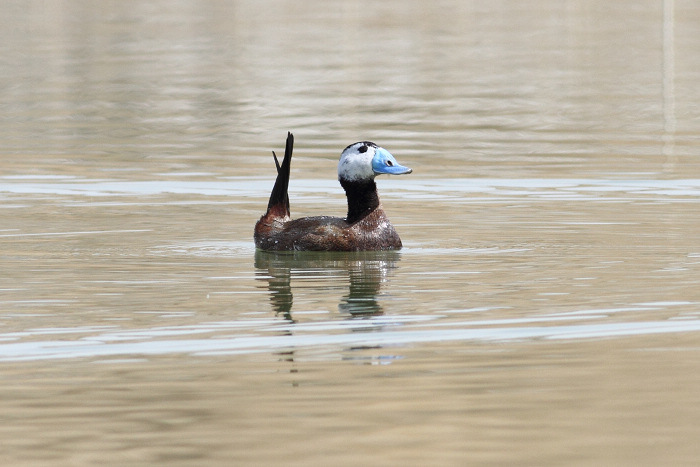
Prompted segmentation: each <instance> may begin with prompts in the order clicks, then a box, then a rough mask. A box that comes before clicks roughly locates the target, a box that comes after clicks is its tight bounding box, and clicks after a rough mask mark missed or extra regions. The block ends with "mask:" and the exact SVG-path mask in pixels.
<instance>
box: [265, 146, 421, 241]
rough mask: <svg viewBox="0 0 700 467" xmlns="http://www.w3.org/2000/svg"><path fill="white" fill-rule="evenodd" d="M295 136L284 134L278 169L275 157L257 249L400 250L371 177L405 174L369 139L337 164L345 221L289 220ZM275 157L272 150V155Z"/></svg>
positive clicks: (321, 218)
mask: <svg viewBox="0 0 700 467" xmlns="http://www.w3.org/2000/svg"><path fill="white" fill-rule="evenodd" d="M293 147H294V136H292V134H291V133H288V134H287V145H286V148H285V151H284V159H283V160H282V165H279V163H278V161H277V156H275V164H277V180H276V181H275V185H274V187H273V188H272V193H271V194H270V201H269V203H268V205H267V212H266V213H265V215H263V216H262V217H261V218H260V220H259V221H258V222H257V224H255V235H254V238H255V246H256V247H258V248H259V249H261V250H267V251H285V250H287V251H289V250H309V251H362V250H398V249H400V248H401V239H400V238H399V235H398V234H397V233H396V230H394V226H393V225H391V222H389V218H388V217H387V216H386V214H385V213H384V210H383V209H382V205H381V202H380V201H379V195H378V194H377V185H376V184H375V182H374V178H375V177H376V176H377V175H379V174H394V175H400V174H408V173H411V169H409V168H408V167H404V166H402V165H400V164H399V163H398V162H396V159H394V156H392V155H391V154H390V153H389V151H387V150H386V149H384V148H380V147H379V146H377V145H376V144H374V143H370V142H369V141H361V142H358V143H355V144H351V145H350V146H348V147H346V148H345V150H343V153H342V154H341V155H340V162H339V163H338V180H339V181H340V184H341V185H342V187H343V189H344V190H345V194H346V196H347V198H348V215H347V217H346V218H344V219H343V218H340V217H330V216H319V217H303V218H300V219H294V220H292V219H291V217H290V212H289V197H288V195H287V188H288V186H289V170H290V166H291V162H292V149H293ZM272 154H273V155H274V152H273V153H272Z"/></svg>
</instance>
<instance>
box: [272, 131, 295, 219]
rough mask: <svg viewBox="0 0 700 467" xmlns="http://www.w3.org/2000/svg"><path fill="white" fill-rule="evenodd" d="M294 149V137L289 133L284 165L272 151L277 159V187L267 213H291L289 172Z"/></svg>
mask: <svg viewBox="0 0 700 467" xmlns="http://www.w3.org/2000/svg"><path fill="white" fill-rule="evenodd" d="M293 148H294V135H292V134H291V133H289V132H287V145H286V147H285V149H284V159H282V165H280V163H279V161H278V160H277V155H276V154H275V152H274V151H272V156H273V157H274V158H275V166H277V180H275V186H274V187H272V193H271V194H270V202H269V203H267V211H268V212H270V211H275V212H276V213H277V214H279V215H284V214H286V215H287V216H289V215H290V213H289V196H288V195H287V189H288V188H289V170H290V168H291V166H292V149H293Z"/></svg>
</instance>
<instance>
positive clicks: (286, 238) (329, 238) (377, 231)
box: [255, 205, 401, 251]
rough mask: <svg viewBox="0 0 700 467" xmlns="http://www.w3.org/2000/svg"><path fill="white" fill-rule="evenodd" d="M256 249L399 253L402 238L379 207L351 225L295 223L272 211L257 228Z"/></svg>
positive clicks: (323, 220) (332, 220)
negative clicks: (382, 251) (393, 251)
mask: <svg viewBox="0 0 700 467" xmlns="http://www.w3.org/2000/svg"><path fill="white" fill-rule="evenodd" d="M255 246H256V247H258V248H260V249H261V250H275V251H280V250H309V251H360V250H398V249H400V248H401V239H400V238H399V234H397V233H396V230H394V226H393V225H391V222H389V219H388V218H387V217H386V214H384V210H383V209H382V207H381V205H379V206H377V208H375V209H374V210H373V211H371V212H370V213H369V214H367V215H365V216H364V217H363V218H361V219H359V220H357V221H355V222H353V223H351V224H350V223H348V222H347V221H346V220H345V219H342V218H340V217H330V216H321V217H302V218H301V219H295V220H292V219H291V218H290V217H289V216H286V215H284V216H280V215H279V214H275V213H273V212H268V213H267V214H265V215H264V216H262V217H261V218H260V220H259V221H258V223H257V224H256V225H255Z"/></svg>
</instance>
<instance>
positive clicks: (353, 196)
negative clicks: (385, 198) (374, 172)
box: [340, 179, 379, 224]
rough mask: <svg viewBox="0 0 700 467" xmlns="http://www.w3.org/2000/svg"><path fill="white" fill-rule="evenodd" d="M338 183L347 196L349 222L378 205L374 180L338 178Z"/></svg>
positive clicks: (360, 217) (357, 219)
mask: <svg viewBox="0 0 700 467" xmlns="http://www.w3.org/2000/svg"><path fill="white" fill-rule="evenodd" d="M340 185H341V186H342V187H343V189H344V190H345V195H346V196H347V197H348V217H347V221H348V223H349V224H352V223H354V222H357V221H359V220H360V219H362V218H363V217H365V216H366V215H367V214H369V213H371V212H372V211H374V210H375V209H377V208H378V207H379V194H377V184H376V183H374V180H360V181H347V180H342V179H341V180H340Z"/></svg>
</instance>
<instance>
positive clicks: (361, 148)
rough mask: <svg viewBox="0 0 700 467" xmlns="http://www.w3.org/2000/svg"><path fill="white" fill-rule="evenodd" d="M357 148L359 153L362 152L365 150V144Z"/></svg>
mask: <svg viewBox="0 0 700 467" xmlns="http://www.w3.org/2000/svg"><path fill="white" fill-rule="evenodd" d="M357 150H358V151H360V154H362V153H363V152H367V146H366V145H364V144H363V145H362V146H360V147H359V148H358V149H357Z"/></svg>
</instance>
